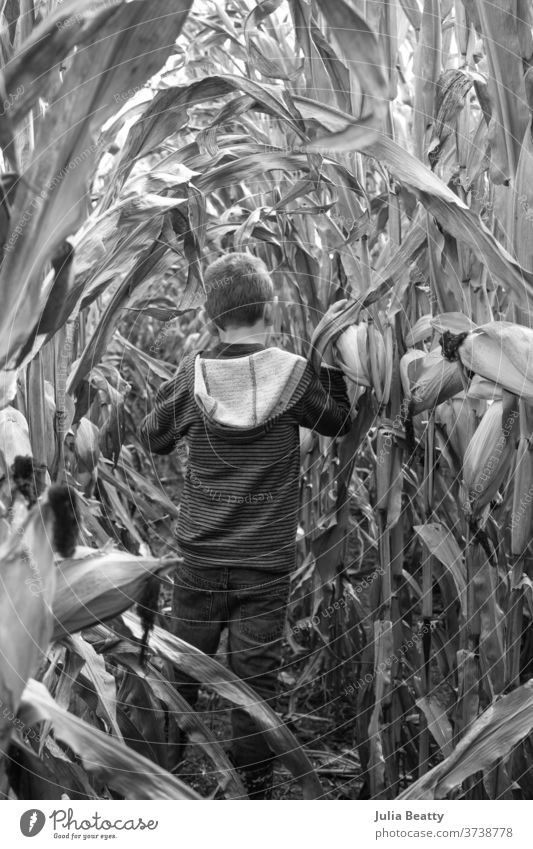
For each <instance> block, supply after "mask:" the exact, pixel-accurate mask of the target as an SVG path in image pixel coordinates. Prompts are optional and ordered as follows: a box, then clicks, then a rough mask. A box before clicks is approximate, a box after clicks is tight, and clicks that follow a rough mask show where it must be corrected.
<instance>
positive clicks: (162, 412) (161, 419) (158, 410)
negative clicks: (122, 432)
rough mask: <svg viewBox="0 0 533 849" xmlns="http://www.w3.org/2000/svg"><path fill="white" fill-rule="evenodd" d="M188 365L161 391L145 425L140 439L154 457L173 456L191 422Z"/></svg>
mask: <svg viewBox="0 0 533 849" xmlns="http://www.w3.org/2000/svg"><path fill="white" fill-rule="evenodd" d="M189 394H190V393H189V391H188V386H187V376H186V364H185V361H182V362H181V364H180V367H179V368H178V371H177V372H176V374H175V375H174V377H173V378H171V379H170V380H167V381H165V383H163V384H161V386H160V387H159V389H158V391H157V393H156V396H155V400H154V405H153V409H152V412H151V413H149V414H148V415H147V416H146V418H145V419H144V420H143V421H142V423H141V427H140V431H139V436H140V439H141V442H142V444H143V445H144V447H145V448H146V449H147V450H148V451H151V452H152V453H154V454H170V452H171V451H172V450H173V449H174V448H175V447H176V443H177V442H178V441H179V440H180V439H181V437H182V436H184V434H185V432H186V430H187V428H188V425H189V422H188V418H189V416H188V415H187V414H188V406H189V404H188V401H189Z"/></svg>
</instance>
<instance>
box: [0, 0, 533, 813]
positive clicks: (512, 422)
mask: <svg viewBox="0 0 533 849" xmlns="http://www.w3.org/2000/svg"><path fill="white" fill-rule="evenodd" d="M532 12H533V9H532V5H531V3H530V2H527V0H493V2H491V3H487V2H484V0H328V2H325V0H265V2H261V3H255V2H253V0H224V2H222V3H215V2H211V0H197V2H194V3H193V2H192V0H150V2H148V0H131V2H124V0H66V2H62V3H59V2H56V0H16V1H14V0H2V2H0V48H1V60H2V66H3V70H2V76H1V78H0V79H1V83H2V90H1V95H2V100H3V109H2V112H1V115H0V122H1V123H0V128H1V135H0V146H1V148H2V173H1V175H0V186H1V196H0V200H1V208H0V245H1V246H2V247H1V250H2V257H1V265H0V291H1V298H2V300H1V304H2V309H1V311H0V402H1V403H0V473H1V475H2V477H1V480H0V489H1V492H0V513H1V517H0V546H1V552H0V794H1V795H2V798H5V799H7V798H19V799H40V798H49V799H60V798H62V796H63V797H64V795H65V794H66V796H67V797H68V798H71V799H82V798H90V799H95V798H99V799H108V798H133V799H138V798H149V799H182V798H184V799H185V798H199V797H200V796H201V795H202V794H201V793H200V792H199V790H198V787H196V788H195V787H194V786H191V784H190V783H188V782H187V781H185V780H184V779H182V778H181V777H179V776H177V775H174V774H173V773H172V772H171V771H169V765H170V762H171V759H170V750H171V741H172V739H173V728H174V726H175V724H176V723H177V724H178V725H181V726H182V727H184V728H186V729H187V730H188V731H189V732H194V739H195V742H196V745H197V746H198V747H200V749H201V750H202V752H203V753H204V755H205V757H206V758H207V760H208V763H209V765H210V766H209V770H210V773H211V774H212V775H213V776H217V778H216V781H215V784H216V782H217V781H218V783H219V785H220V787H221V788H222V791H223V794H224V795H225V797H226V798H237V797H239V796H241V795H242V794H243V787H242V784H241V781H240V779H239V777H238V775H237V773H236V771H235V770H234V769H233V767H232V765H231V763H230V762H229V760H228V757H227V755H226V753H225V751H224V749H223V747H222V746H221V744H220V742H219V740H218V739H217V736H216V734H215V733H214V732H213V729H212V728H211V727H210V725H209V723H208V722H207V721H205V718H204V717H202V716H200V715H199V714H197V713H195V712H192V711H191V710H190V708H189V706H188V704H187V703H186V702H185V701H184V700H183V698H182V697H181V696H180V695H179V693H178V692H177V691H176V690H175V688H174V687H173V686H172V685H171V684H170V683H169V681H168V680H167V677H166V675H165V669H166V668H167V665H168V664H169V663H171V664H174V666H176V667H178V668H180V669H181V670H183V671H184V672H186V673H188V674H190V675H191V676H192V677H194V678H195V679H196V680H199V681H200V682H202V684H203V685H204V687H205V689H206V691H208V692H210V693H212V694H215V695H214V696H213V698H218V699H223V700H225V701H224V704H226V703H232V704H236V705H239V706H241V707H244V708H245V709H246V710H248V711H249V712H250V713H251V714H252V715H253V716H254V717H255V719H256V720H257V722H258V723H259V724H260V725H261V727H262V728H263V729H264V731H265V733H266V734H267V735H268V740H269V743H270V745H271V747H272V748H273V749H274V750H275V752H276V754H277V756H278V758H279V763H280V764H281V768H282V769H283V770H285V773H284V774H285V775H286V776H287V778H286V780H285V783H286V784H287V783H289V781H290V780H292V778H294V779H296V780H297V782H298V788H299V789H298V793H299V795H300V797H301V796H302V795H303V797H304V798H325V797H326V796H329V797H330V798H331V797H333V798H338V797H339V794H338V792H337V791H336V790H335V787H336V786H337V785H335V786H333V789H332V787H331V786H329V785H328V786H326V784H325V779H324V777H323V776H324V775H325V774H326V773H327V770H326V769H325V768H324V760H323V758H322V759H321V758H320V757H319V756H318V755H319V753H318V752H317V745H315V748H314V749H313V748H312V747H311V745H306V744H305V743H304V742H302V741H301V740H300V738H299V735H298V717H301V716H302V715H306V714H309V713H316V712H317V711H318V713H317V715H318V716H319V717H320V716H323V717H326V718H327V717H330V718H331V717H333V720H334V722H335V723H337V725H338V726H339V727H340V728H341V729H343V731H342V733H345V739H346V744H345V745H344V748H343V752H344V755H343V757H342V758H341V757H340V756H339V757H337V761H336V765H337V766H338V764H342V763H344V764H346V763H349V764H350V769H352V771H353V770H355V774H356V776H357V778H356V781H354V783H353V785H351V789H350V793H351V794H352V797H353V796H354V795H358V796H359V797H360V798H373V799H393V798H402V799H439V798H445V797H448V798H453V799H527V798H531V797H532V795H533V771H532V770H533V757H532V755H533V737H532V736H531V732H532V730H533V684H532V681H531V673H532V664H533V583H532V581H533V567H532V558H531V542H532V533H531V529H532V525H533V450H532V449H533V443H532V434H533V321H532V318H531V315H532V313H531V304H532V303H533V231H532V226H533V222H532V220H531V210H533V167H532V165H533V138H532V123H531V110H532V109H533V76H532V74H533V72H532V71H531V64H532V63H533V34H532V32H533V31H532V26H533V17H532ZM232 250H233V251H245V250H248V251H250V252H251V253H253V254H255V255H257V256H259V257H261V258H262V259H263V260H264V261H265V263H266V264H267V266H268V267H269V268H270V269H272V271H273V277H274V280H275V282H276V287H277V291H278V294H279V309H278V312H277V317H276V324H275V328H274V333H275V340H276V343H277V344H278V345H279V346H280V347H284V348H288V349H290V350H293V351H294V352H295V353H298V354H301V355H303V356H306V357H307V356H308V357H310V358H311V360H312V361H314V362H315V364H317V365H318V364H319V362H320V357H321V354H322V352H323V351H324V350H325V349H326V347H327V346H328V344H330V343H333V345H334V350H335V354H336V358H337V362H338V364H339V365H340V366H341V367H342V369H343V371H344V373H345V375H346V379H347V384H348V386H349V392H350V398H351V400H352V403H353V408H354V410H355V411H356V415H355V416H354V422H353V425H352V430H351V432H350V433H349V434H348V436H346V437H345V438H344V439H342V440H339V441H333V440H331V439H329V438H327V437H322V436H320V437H319V436H316V435H313V434H312V433H310V432H309V433H302V439H301V460H302V477H301V490H302V501H301V503H302V507H301V514H300V532H299V537H298V568H297V570H296V573H295V575H294V579H293V593H292V597H291V599H292V600H291V607H290V616H289V621H288V623H287V626H286V659H287V663H286V667H285V672H284V674H285V676H286V685H287V698H286V703H287V704H286V716H285V718H287V719H290V720H291V721H290V722H289V721H288V722H287V723H285V724H282V723H280V722H279V717H278V716H277V715H276V713H274V712H273V711H272V710H271V709H270V708H269V707H268V706H267V705H266V704H263V703H261V702H258V700H257V697H256V696H255V695H254V693H253V691H252V690H251V689H250V687H248V686H247V685H246V684H245V683H244V682H242V681H240V680H239V679H237V678H236V677H235V676H234V675H233V674H232V673H231V672H230V671H229V670H228V669H227V668H225V667H224V666H223V665H221V664H220V663H219V662H218V661H217V660H216V659H211V658H209V657H207V656H205V655H203V654H202V653H201V652H200V651H198V650H196V649H193V648H192V647H190V646H187V644H183V643H182V642H181V641H180V640H178V639H177V638H176V637H174V636H173V635H172V634H171V633H170V631H169V629H168V627H166V625H167V620H166V612H167V610H166V599H167V598H168V592H169V586H170V582H171V576H172V569H173V567H174V566H175V564H176V557H177V555H176V551H175V547H174V546H173V543H174V524H175V521H176V519H177V516H178V511H179V497H180V488H181V482H182V480H183V474H184V467H185V463H186V458H185V457H184V455H183V452H180V451H177V452H175V453H174V454H173V455H171V456H170V457H168V458H161V459H159V458H158V459H157V460H154V459H153V458H152V457H150V456H148V455H147V454H146V452H145V450H144V448H143V447H142V445H141V442H140V440H139V436H138V426H139V422H140V419H141V418H142V416H143V415H145V413H146V412H147V409H148V404H149V400H150V398H152V397H153V395H154V393H155V391H156V389H157V387H158V386H159V385H160V383H161V382H162V380H166V379H168V378H170V377H171V376H172V374H173V373H174V371H175V368H176V366H177V365H178V364H179V362H180V359H181V357H182V356H183V355H184V354H185V353H188V352H190V351H194V350H200V349H201V348H202V346H203V345H204V344H205V342H206V338H207V336H208V331H207V329H206V323H205V320H204V319H205V316H204V315H203V312H202V304H203V301H204V300H205V288H204V284H203V276H202V272H203V269H205V267H206V265H207V264H208V263H209V262H211V261H212V260H213V259H215V258H216V257H217V256H219V255H220V254H222V253H224V252H227V251H232ZM340 298H348V303H347V306H346V308H345V309H344V311H343V312H342V314H341V315H340V316H339V317H337V318H336V319H335V320H334V321H328V320H327V319H323V318H322V317H323V316H324V314H325V313H326V310H327V309H328V307H329V306H330V305H331V304H332V303H334V302H335V301H336V300H339V299H340ZM154 594H155V598H156V599H157V597H159V609H158V611H157V615H156V616H155V619H154V616H153V615H151V614H150V610H149V607H150V603H149V600H150V599H151V601H152V606H153V599H154ZM158 594H159V595H158ZM321 711H322V713H321ZM295 717H296V718H295ZM316 739H320V735H319V734H318V735H317V738H316ZM324 751H325V749H324V750H323V751H322V754H324ZM333 765H334V766H335V759H333ZM329 766H330V767H331V764H329ZM341 773H342V770H341ZM221 776H222V778H221ZM339 781H342V775H341V779H339ZM339 786H340V785H339Z"/></svg>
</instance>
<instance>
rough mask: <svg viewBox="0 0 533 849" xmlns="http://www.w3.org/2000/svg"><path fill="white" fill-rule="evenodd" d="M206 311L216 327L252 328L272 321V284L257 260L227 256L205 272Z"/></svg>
mask: <svg viewBox="0 0 533 849" xmlns="http://www.w3.org/2000/svg"><path fill="white" fill-rule="evenodd" d="M204 283H205V288H206V290H207V298H206V302H205V309H206V312H207V315H208V316H209V318H210V319H211V321H213V322H214V323H215V324H216V325H217V327H219V328H221V329H222V330H227V329H228V328H229V327H253V326H254V325H256V324H257V323H258V322H259V321H264V322H265V324H268V323H269V321H270V318H271V312H272V301H273V298H274V284H273V283H272V280H271V278H270V275H269V273H268V270H267V267H266V265H265V264H264V262H263V261H262V260H261V259H259V257H256V256H252V255H251V254H245V253H233V254H226V255H225V256H223V257H220V259H217V260H215V262H212V263H211V265H210V266H208V268H207V269H206V271H205V274H204Z"/></svg>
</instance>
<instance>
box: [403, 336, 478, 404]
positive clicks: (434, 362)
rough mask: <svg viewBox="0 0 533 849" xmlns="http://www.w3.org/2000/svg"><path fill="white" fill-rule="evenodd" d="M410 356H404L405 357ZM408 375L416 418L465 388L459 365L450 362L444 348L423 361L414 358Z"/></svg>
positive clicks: (430, 353) (428, 355)
mask: <svg viewBox="0 0 533 849" xmlns="http://www.w3.org/2000/svg"><path fill="white" fill-rule="evenodd" d="M408 354H409V352H407V354H404V357H407V356H408ZM404 357H402V360H403V359H404ZM404 372H406V373H407V380H406V382H408V383H409V387H408V388H409V391H408V392H406V394H407V397H408V398H409V399H410V401H411V403H412V410H413V413H414V414H415V415H417V414H418V413H422V412H423V411H424V410H431V409H433V408H434V407H436V406H437V405H438V404H442V403H443V402H444V401H446V400H447V399H448V398H452V397H453V396H454V395H457V394H458V393H459V392H461V391H462V389H463V381H462V378H461V372H460V369H459V366H458V364H457V363H451V362H449V361H448V360H446V359H445V358H444V357H443V356H442V350H441V348H440V347H437V348H434V349H433V350H432V351H430V352H429V354H426V355H425V356H424V357H423V359H422V358H421V357H413V356H412V355H410V359H409V360H408V361H407V364H406V366H405V367H404Z"/></svg>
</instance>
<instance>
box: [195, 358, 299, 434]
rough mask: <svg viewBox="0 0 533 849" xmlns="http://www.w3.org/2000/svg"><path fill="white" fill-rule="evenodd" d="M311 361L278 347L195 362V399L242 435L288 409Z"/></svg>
mask: <svg viewBox="0 0 533 849" xmlns="http://www.w3.org/2000/svg"><path fill="white" fill-rule="evenodd" d="M306 366H307V360H305V359H304V357H300V356H298V355H297V354H292V353H291V352H290V351H283V350H281V349H280V348H264V349H262V350H260V351H257V352H254V353H252V354H249V355H248V356H243V357H232V358H221V359H209V358H207V357H202V356H201V355H200V354H198V355H197V356H196V358H195V361H194V398H195V401H196V403H197V404H198V406H199V407H200V409H201V410H202V412H203V413H204V415H205V416H206V418H207V419H208V420H209V421H210V422H212V423H214V424H217V425H220V426H221V427H223V428H231V429H236V430H239V431H245V430H250V429H253V428H257V427H261V426H263V425H265V424H267V423H268V421H269V420H270V419H272V418H273V417H275V416H279V415H281V414H282V413H284V412H285V410H286V409H287V408H288V407H289V405H290V403H291V401H292V399H293V397H294V393H295V391H296V389H297V387H298V386H299V384H300V382H301V380H302V378H303V376H304V372H305V369H306Z"/></svg>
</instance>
